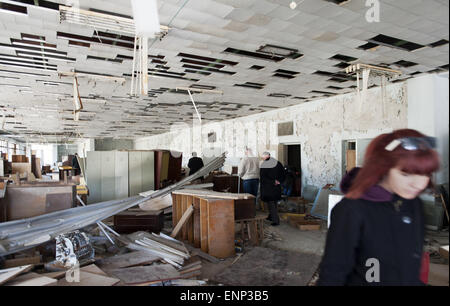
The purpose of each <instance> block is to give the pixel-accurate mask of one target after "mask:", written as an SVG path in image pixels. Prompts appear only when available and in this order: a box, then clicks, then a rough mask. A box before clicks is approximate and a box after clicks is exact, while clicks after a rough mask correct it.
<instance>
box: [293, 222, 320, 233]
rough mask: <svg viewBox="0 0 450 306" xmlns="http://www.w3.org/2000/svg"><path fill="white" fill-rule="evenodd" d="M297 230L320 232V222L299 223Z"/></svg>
mask: <svg viewBox="0 0 450 306" xmlns="http://www.w3.org/2000/svg"><path fill="white" fill-rule="evenodd" d="M297 228H298V229H299V230H302V231H317V230H320V222H317V221H299V222H297Z"/></svg>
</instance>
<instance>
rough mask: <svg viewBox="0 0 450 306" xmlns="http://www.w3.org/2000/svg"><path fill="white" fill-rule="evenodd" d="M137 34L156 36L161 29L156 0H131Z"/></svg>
mask: <svg viewBox="0 0 450 306" xmlns="http://www.w3.org/2000/svg"><path fill="white" fill-rule="evenodd" d="M131 5H132V7H133V18H134V24H135V31H136V35H138V36H146V37H148V38H154V37H155V34H156V33H159V32H160V31H161V27H160V24H159V16H158V4H157V2H156V0H131Z"/></svg>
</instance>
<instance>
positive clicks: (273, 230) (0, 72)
mask: <svg viewBox="0 0 450 306" xmlns="http://www.w3.org/2000/svg"><path fill="white" fill-rule="evenodd" d="M448 61H449V2H448V0H367V1H366V0H293V1H292V0H109V1H101V0H77V1H72V0H0V125H1V128H0V151H1V157H0V286H195V287H200V286H202V287H208V286H219V285H223V286H316V285H318V282H319V281H320V278H321V262H322V260H323V258H324V254H325V250H326V249H327V250H328V245H329V244H330V245H333V241H331V240H332V239H333V237H335V236H334V235H333V236H331V234H330V236H329V235H328V234H329V233H330V229H331V228H334V227H332V223H331V219H332V218H331V215H332V212H334V211H337V210H336V209H335V207H338V206H336V205H340V203H342V202H341V201H344V200H343V199H344V198H345V197H346V194H347V192H346V191H343V189H342V186H341V185H340V183H341V180H342V179H343V177H344V176H346V175H348V174H349V172H350V171H351V170H352V169H354V168H355V167H358V168H359V169H363V170H364V167H365V166H366V164H365V154H366V153H367V152H369V151H370V150H367V149H368V148H369V147H370V145H371V144H372V143H373V141H374V139H378V138H377V137H378V136H379V135H382V134H389V133H392V132H394V131H396V130H400V129H412V130H416V131H418V132H420V133H421V134H423V135H425V136H427V137H428V138H426V139H432V140H433V143H434V145H433V148H432V150H434V151H435V152H437V154H438V156H439V168H438V169H437V170H436V171H433V173H432V174H430V176H429V177H430V182H432V186H431V185H430V186H429V188H427V189H425V190H423V192H422V190H421V193H420V194H419V195H417V197H418V198H420V200H421V203H422V204H421V205H422V206H421V207H422V210H423V215H422V216H423V227H424V236H423V239H422V241H421V242H420V243H423V248H422V252H423V255H422V259H421V260H422V261H421V267H422V268H421V271H420V273H421V274H420V279H421V280H422V282H423V283H424V284H425V285H427V286H448V285H449V269H448V244H449V236H448V225H449V216H448V206H449V190H448V183H449V172H448V168H449V167H448V155H449V96H448V86H449V81H448ZM402 139H404V138H402ZM420 139H422V138H420ZM395 145H396V146H399V147H398V148H400V149H399V150H403V151H405V152H406V151H408V150H412V151H414V150H419V149H420V148H419V147H417V148H416V147H413V149H410V148H408V147H407V145H405V143H403V142H402V143H400V141H399V142H398V143H396V144H395ZM418 148H419V149H418ZM385 149H386V150H387V151H391V150H394V151H395V150H397V147H393V148H388V146H386V148H385ZM427 150H431V149H430V148H429V149H427ZM394 151H393V152H394ZM369 153H370V152H369ZM270 161H275V163H274V166H270V167H269V168H265V166H263V165H265V164H266V163H269V162H270ZM278 162H279V163H278ZM275 165H276V166H275ZM275 169H279V171H278V170H275ZM363 170H360V171H363ZM421 174H423V173H421ZM273 175H280V176H273ZM417 175H418V174H417ZM268 177H270V178H271V179H272V181H273V182H274V183H271V184H272V185H270V186H269V187H268V185H267V179H268ZM272 181H271V182H272ZM383 182H384V181H383ZM427 182H428V181H427ZM355 184H356V183H355ZM269 190H270V191H269ZM272 190H274V191H273V192H272ZM394 193H395V192H394ZM269 195H270V196H269ZM272 196H273V197H272ZM374 205H375V204H374ZM342 206H343V205H340V206H339V207H342ZM336 216H337V213H336ZM333 218H334V217H333ZM336 218H337V217H336ZM349 218H350V219H351V218H357V216H356V213H355V214H354V215H352V214H351V215H350V216H349ZM333 220H336V224H333V226H336V228H337V226H338V225H337V221H338V219H333ZM402 220H403V222H404V223H405V224H406V223H408V224H409V223H411V221H410V220H409V219H405V217H403V219H402ZM379 222H381V223H382V222H384V220H383V219H382V218H380V220H379ZM335 231H337V230H335ZM327 237H329V239H328V240H329V241H327ZM336 243H338V244H339V243H341V244H342V245H345V242H335V243H334V244H336ZM326 246H327V248H326ZM379 247H380V248H383V246H379ZM330 248H331V246H330ZM382 264H383V263H382ZM382 271H384V270H383V268H382ZM383 277H384V275H383V274H381V279H383ZM417 277H419V276H417ZM394 285H395V283H394Z"/></svg>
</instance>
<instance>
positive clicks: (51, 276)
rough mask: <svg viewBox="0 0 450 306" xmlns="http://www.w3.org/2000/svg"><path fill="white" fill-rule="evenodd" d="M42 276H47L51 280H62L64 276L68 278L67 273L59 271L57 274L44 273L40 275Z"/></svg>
mask: <svg viewBox="0 0 450 306" xmlns="http://www.w3.org/2000/svg"><path fill="white" fill-rule="evenodd" d="M40 275H41V276H46V277H49V278H54V279H61V278H63V277H64V276H66V271H57V272H50V273H42V274H40Z"/></svg>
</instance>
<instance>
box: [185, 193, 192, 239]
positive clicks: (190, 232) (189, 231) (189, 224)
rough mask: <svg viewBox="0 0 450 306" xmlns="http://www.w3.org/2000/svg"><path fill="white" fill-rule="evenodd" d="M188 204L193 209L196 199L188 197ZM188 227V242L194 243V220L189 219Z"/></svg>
mask: <svg viewBox="0 0 450 306" xmlns="http://www.w3.org/2000/svg"><path fill="white" fill-rule="evenodd" d="M187 204H188V205H189V206H192V208H194V206H193V204H194V199H193V197H192V196H188V197H187ZM185 226H186V231H187V240H188V241H189V243H193V242H194V218H189V220H188V221H187V224H186V225H185Z"/></svg>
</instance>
